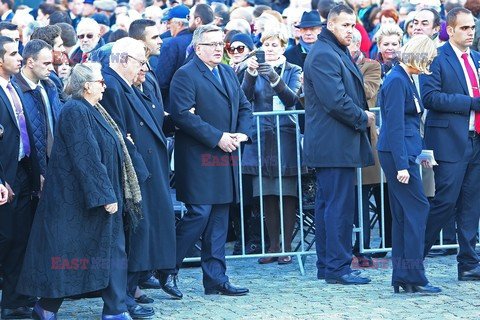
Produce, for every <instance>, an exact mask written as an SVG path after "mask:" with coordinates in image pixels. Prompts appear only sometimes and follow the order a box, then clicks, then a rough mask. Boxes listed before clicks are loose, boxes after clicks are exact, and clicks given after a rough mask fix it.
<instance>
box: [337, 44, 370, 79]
mask: <svg viewBox="0 0 480 320" xmlns="http://www.w3.org/2000/svg"><path fill="white" fill-rule="evenodd" d="M331 47H332V48H333V50H335V52H337V53H338V55H339V56H340V59H342V61H343V64H344V65H345V66H346V67H347V68H348V70H350V72H352V73H353V74H354V75H355V76H356V77H357V78H358V80H359V81H360V82H361V83H362V84H363V77H362V74H361V73H360V70H358V68H357V66H356V65H355V64H354V63H353V59H352V57H351V56H350V55H347V54H346V53H345V52H343V51H342V50H340V48H338V47H337V46H336V45H334V44H331Z"/></svg>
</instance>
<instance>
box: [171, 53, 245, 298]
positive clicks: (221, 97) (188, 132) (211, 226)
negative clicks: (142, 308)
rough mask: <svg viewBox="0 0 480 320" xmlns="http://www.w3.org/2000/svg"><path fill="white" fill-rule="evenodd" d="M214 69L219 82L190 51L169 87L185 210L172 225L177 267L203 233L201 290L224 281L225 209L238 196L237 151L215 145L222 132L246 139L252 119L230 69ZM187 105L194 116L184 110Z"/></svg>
mask: <svg viewBox="0 0 480 320" xmlns="http://www.w3.org/2000/svg"><path fill="white" fill-rule="evenodd" d="M218 69H219V74H220V77H221V78H222V82H223V84H220V83H219V81H218V80H217V79H216V78H215V76H214V75H213V73H212V72H211V71H210V69H209V68H208V67H207V65H206V64H205V63H204V62H203V61H202V60H200V58H198V56H196V55H195V56H194V57H193V59H192V60H191V61H190V62H189V63H187V64H186V65H184V66H183V67H181V68H180V69H179V70H178V71H177V72H176V73H175V76H174V77H173V80H172V84H171V87H170V98H171V103H172V104H171V107H172V108H171V115H172V117H173V120H174V122H175V124H176V126H177V127H178V128H179V130H178V131H177V133H176V136H175V169H176V171H175V174H176V176H175V179H176V186H177V198H178V200H180V201H183V202H185V203H186V204H187V210H188V212H187V213H186V214H185V215H184V217H183V218H182V220H180V221H179V223H178V224H177V229H176V230H177V268H179V267H180V265H181V263H182V260H183V258H184V257H185V256H186V254H187V252H188V250H190V249H191V248H192V247H193V245H194V244H195V242H196V241H197V240H198V239H199V238H200V236H202V257H201V258H202V270H203V285H204V287H205V289H212V288H214V287H215V286H217V285H221V284H223V283H224V282H227V281H228V277H227V276H226V274H225V272H226V264H225V241H226V239H227V230H228V209H229V204H230V203H232V202H238V200H239V184H238V161H237V160H238V152H234V153H228V152H224V151H223V150H222V149H220V148H219V147H218V146H217V144H218V142H219V141H220V139H221V137H222V134H223V133H224V132H231V133H235V132H240V133H244V134H246V135H247V136H249V137H251V136H252V131H253V130H252V129H253V126H252V125H253V123H254V122H253V118H252V113H251V107H250V103H249V102H248V101H247V98H246V97H245V94H244V93H243V90H242V89H241V88H240V83H239V82H238V78H237V76H236V74H235V72H234V71H233V70H232V68H230V67H229V66H226V65H222V64H220V65H219V66H218ZM192 107H195V114H192V113H191V112H190V111H189V110H190V109H191V108H192ZM230 156H233V157H236V158H233V160H231V159H230Z"/></svg>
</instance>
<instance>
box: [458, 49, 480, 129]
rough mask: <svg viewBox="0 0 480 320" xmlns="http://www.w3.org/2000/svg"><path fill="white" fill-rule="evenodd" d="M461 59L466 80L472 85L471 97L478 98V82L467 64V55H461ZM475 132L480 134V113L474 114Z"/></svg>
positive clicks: (479, 93)
mask: <svg viewBox="0 0 480 320" xmlns="http://www.w3.org/2000/svg"><path fill="white" fill-rule="evenodd" d="M462 59H463V63H464V64H465V69H466V70H467V73H468V78H469V79H470V84H471V85H472V91H473V97H474V98H475V97H478V96H480V90H479V89H478V82H477V78H476V77H475V72H474V71H473V69H472V66H471V65H470V62H468V54H467V53H463V54H462ZM475 131H477V133H480V112H475Z"/></svg>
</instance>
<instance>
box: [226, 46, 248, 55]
mask: <svg viewBox="0 0 480 320" xmlns="http://www.w3.org/2000/svg"><path fill="white" fill-rule="evenodd" d="M235 50H237V52H238V53H243V52H244V51H245V46H238V47H229V48H227V52H228V53H230V54H234V53H235Z"/></svg>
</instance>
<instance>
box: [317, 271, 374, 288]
mask: <svg viewBox="0 0 480 320" xmlns="http://www.w3.org/2000/svg"><path fill="white" fill-rule="evenodd" d="M325 281H326V282H327V283H331V284H335V283H338V284H346V285H349V284H367V283H369V282H370V279H368V278H364V277H360V276H356V275H354V274H353V273H347V274H344V275H343V276H341V277H338V278H332V279H325Z"/></svg>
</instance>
